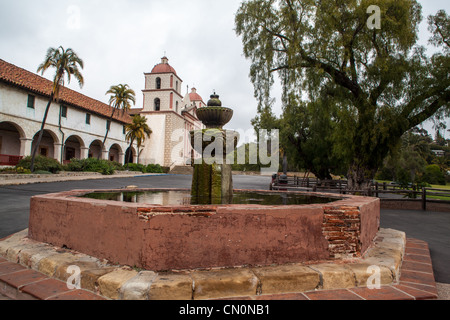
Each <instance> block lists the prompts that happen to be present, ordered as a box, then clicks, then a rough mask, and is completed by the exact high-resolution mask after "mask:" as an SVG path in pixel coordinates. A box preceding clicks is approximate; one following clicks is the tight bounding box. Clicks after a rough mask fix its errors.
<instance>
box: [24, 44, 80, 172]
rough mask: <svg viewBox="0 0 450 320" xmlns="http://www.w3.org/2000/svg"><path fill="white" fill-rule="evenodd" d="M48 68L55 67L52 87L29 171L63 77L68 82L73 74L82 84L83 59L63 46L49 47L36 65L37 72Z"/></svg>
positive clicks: (32, 168) (32, 153)
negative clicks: (41, 61) (42, 60)
mask: <svg viewBox="0 0 450 320" xmlns="http://www.w3.org/2000/svg"><path fill="white" fill-rule="evenodd" d="M50 68H54V69H55V76H54V78H53V88H52V92H51V94H50V98H49V101H48V104H47V107H46V108H45V112H44V117H43V119H42V123H41V130H40V131H39V135H38V139H37V141H36V144H35V145H34V147H33V150H32V152H31V172H34V160H35V157H36V153H37V150H38V148H39V145H40V144H41V141H42V136H43V134H44V128H45V124H46V122H47V116H48V113H49V110H50V106H51V104H52V102H54V101H57V100H58V98H59V93H60V89H61V87H62V86H64V79H65V76H67V80H68V81H67V82H68V83H70V80H71V77H72V76H74V77H75V78H76V80H77V81H78V84H79V85H80V87H82V86H83V84H84V78H83V75H82V74H81V72H80V68H81V69H83V60H81V59H80V58H79V57H78V55H77V54H76V53H75V52H74V51H73V50H72V49H70V48H69V49H67V50H65V49H64V48H63V47H59V48H57V49H55V48H49V49H48V51H47V55H46V56H45V60H44V62H43V63H42V64H41V65H40V66H39V67H38V70H37V72H42V74H44V72H45V71H47V70H48V69H50Z"/></svg>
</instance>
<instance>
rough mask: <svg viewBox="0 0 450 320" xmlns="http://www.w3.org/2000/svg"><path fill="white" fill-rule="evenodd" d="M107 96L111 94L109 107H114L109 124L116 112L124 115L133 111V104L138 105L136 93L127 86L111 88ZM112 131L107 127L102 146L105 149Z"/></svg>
mask: <svg viewBox="0 0 450 320" xmlns="http://www.w3.org/2000/svg"><path fill="white" fill-rule="evenodd" d="M106 94H107V95H108V94H109V105H110V106H111V107H112V112H111V116H110V117H109V123H111V121H112V119H113V117H114V114H115V112H116V110H122V115H123V114H124V113H125V111H128V110H130V109H131V106H132V104H133V105H134V104H135V103H136V93H135V92H134V91H133V90H132V89H131V88H130V87H129V86H128V85H127V84H118V85H116V86H111V87H110V88H109V90H108V91H107V92H106ZM110 129H111V128H110V126H107V127H106V133H105V137H104V138H103V144H102V145H103V148H104V147H105V143H106V139H107V138H108V134H109V130H110Z"/></svg>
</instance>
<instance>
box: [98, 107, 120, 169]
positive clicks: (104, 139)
mask: <svg viewBox="0 0 450 320" xmlns="http://www.w3.org/2000/svg"><path fill="white" fill-rule="evenodd" d="M114 112H116V108H113V112H112V113H111V116H110V117H109V123H110V124H109V126H108V125H107V126H106V134H105V137H104V138H103V142H102V147H103V149H105V150H106V148H105V143H106V139H107V138H108V133H109V130H110V126H111V124H112V119H113V117H114ZM102 152H103V151H102ZM100 157H101V154H100V156H99V157H98V160H100Z"/></svg>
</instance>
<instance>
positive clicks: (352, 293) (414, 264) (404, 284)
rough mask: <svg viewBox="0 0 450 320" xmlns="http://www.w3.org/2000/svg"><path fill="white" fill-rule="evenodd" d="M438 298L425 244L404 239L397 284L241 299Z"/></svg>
mask: <svg viewBox="0 0 450 320" xmlns="http://www.w3.org/2000/svg"><path fill="white" fill-rule="evenodd" d="M437 298H438V292H437V288H436V282H435V279H434V274H433V266H432V262H431V257H430V250H429V248H428V244H427V243H426V242H424V241H421V240H416V239H411V238H410V239H407V242H406V252H405V258H404V260H403V264H402V268H401V275H400V281H399V284H396V285H390V286H383V287H381V289H374V290H370V289H368V288H349V289H341V290H322V291H311V292H303V293H292V294H279V295H267V296H252V297H241V298H240V299H245V300H434V299H437Z"/></svg>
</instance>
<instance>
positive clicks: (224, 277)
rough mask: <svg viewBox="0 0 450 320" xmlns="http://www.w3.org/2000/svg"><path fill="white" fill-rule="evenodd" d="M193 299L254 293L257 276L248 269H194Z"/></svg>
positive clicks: (192, 274) (192, 275) (256, 286)
mask: <svg viewBox="0 0 450 320" xmlns="http://www.w3.org/2000/svg"><path fill="white" fill-rule="evenodd" d="M191 277H192V279H193V280H194V300H206V299H218V298H227V297H241V296H253V295H256V292H257V288H258V283H259V281H258V278H257V277H256V275H255V274H254V273H253V272H251V271H250V270H248V269H223V270H211V271H194V272H192V273H191Z"/></svg>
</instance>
